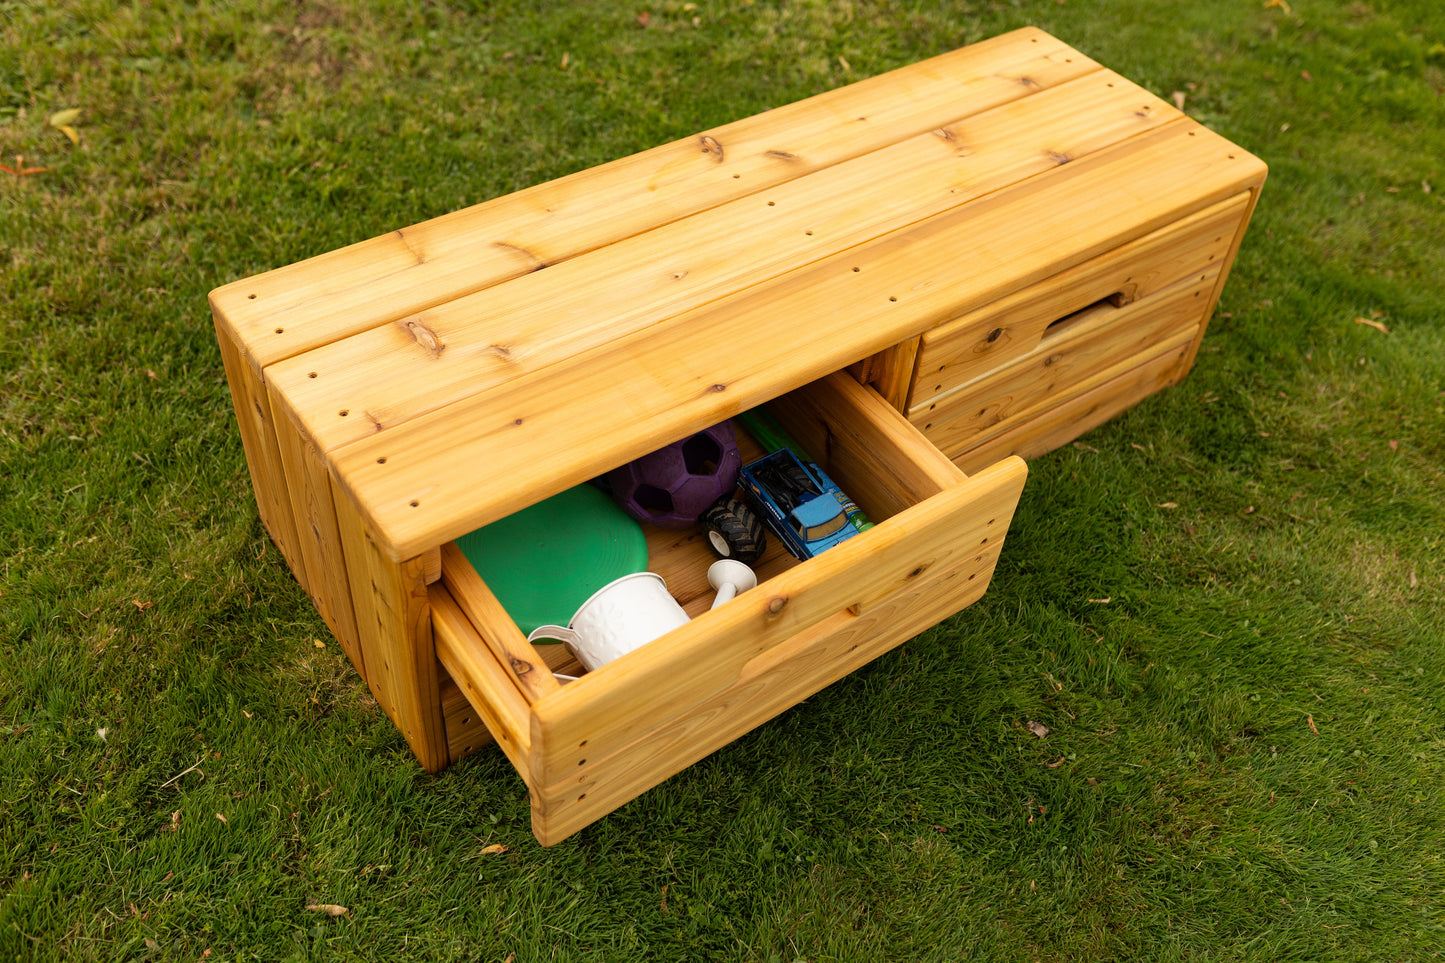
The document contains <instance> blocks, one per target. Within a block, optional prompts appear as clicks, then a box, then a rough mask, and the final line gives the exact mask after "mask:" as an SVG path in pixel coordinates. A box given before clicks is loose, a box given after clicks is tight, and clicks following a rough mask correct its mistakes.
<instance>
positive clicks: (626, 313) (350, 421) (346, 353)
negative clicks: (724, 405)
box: [266, 71, 1180, 450]
mask: <svg viewBox="0 0 1445 963" xmlns="http://www.w3.org/2000/svg"><path fill="white" fill-rule="evenodd" d="M1179 116H1180V115H1179V113H1178V111H1176V110H1175V109H1174V108H1172V107H1169V106H1167V105H1165V104H1164V103H1163V102H1161V101H1159V100H1158V99H1157V98H1155V97H1154V96H1153V95H1151V94H1149V93H1148V92H1146V91H1144V90H1143V89H1141V88H1139V87H1137V86H1135V85H1133V84H1131V83H1129V82H1128V81H1127V80H1125V79H1124V78H1122V77H1120V76H1118V75H1117V74H1113V73H1110V72H1108V71H1096V72H1095V73H1092V74H1090V75H1088V76H1086V77H1083V78H1080V79H1078V80H1074V81H1071V82H1069V83H1066V84H1063V85H1061V86H1059V87H1056V88H1054V89H1051V90H1046V91H1042V92H1040V93H1037V94H1035V95H1033V96H1031V97H1029V98H1027V99H1024V100H1020V101H1018V102H1016V103H1012V104H1009V105H1007V106H1006V107H1001V108H998V109H995V110H992V111H986V112H984V113H981V114H977V115H975V116H970V117H967V118H964V119H962V120H958V121H956V122H953V123H950V124H948V125H947V126H944V127H941V128H940V129H938V130H935V131H932V132H929V133H925V134H921V135H919V136H917V137H913V138H910V139H908V140H906V141H904V142H902V143H899V144H895V145H892V146H889V147H886V148H883V149H880V150H877V151H874V152H872V153H869V154H866V155H864V156H862V157H859V158H856V159H853V160H850V161H847V162H846V163H842V164H838V165H836V166H834V167H831V168H828V169H826V170H822V171H819V172H817V173H814V174H811V175H809V176H807V177H802V178H798V179H796V180H793V181H790V182H789V183H787V184H783V185H780V186H778V187H776V188H774V189H772V190H769V191H765V192H762V193H761V194H758V195H753V196H749V197H746V198H743V199H740V200H737V201H734V202H731V203H728V204H724V205H722V206H719V207H715V208H712V209H710V210H708V211H705V212H702V213H699V214H696V215H693V216H691V217H687V218H684V219H681V220H678V221H674V222H672V223H670V224H667V225H665V226H663V227H660V228H658V229H656V230H653V231H649V232H646V233H643V234H640V235H637V236H634V237H631V238H627V239H625V240H621V241H618V242H616V243H614V244H611V245H609V246H607V247H605V248H603V249H601V250H597V251H594V252H591V253H588V254H585V255H582V256H580V257H577V258H574V259H572V260H570V261H567V262H565V263H562V264H558V265H556V266H555V267H551V268H549V269H548V270H546V271H539V272H536V273H533V274H529V275H527V276H525V277H521V278H517V279H516V280H513V281H509V282H507V283H505V284H500V285H497V286H496V287H493V288H489V289H487V290H484V291H480V292H478V293H476V294H473V295H471V296H469V297H464V298H459V299H457V300H455V301H452V302H449V303H447V304H443V305H439V306H437V307H435V308H432V309H430V310H428V311H424V312H421V313H419V314H416V315H413V316H409V317H406V318H404V319H402V320H400V321H397V322H396V323H395V324H386V325H383V326H381V327H378V328H374V329H372V330H369V331H365V332H361V333H359V334H356V335H354V336H352V337H349V338H346V339H344V340H340V341H337V342H335V343H332V344H329V345H325V346H322V347H319V348H317V349H315V350H313V351H308V352H306V353H304V354H302V355H299V356H297V357H294V358H291V359H288V360H286V361H283V362H280V363H278V364H275V365H272V366H271V367H269V368H267V369H266V378H267V381H268V382H269V383H271V384H273V385H279V386H281V388H282V390H283V391H284V392H285V394H286V397H287V399H288V400H289V401H290V402H291V404H292V405H293V406H294V407H295V410H296V412H297V414H298V417H299V419H300V420H301V422H302V423H303V424H304V425H305V426H306V429H307V431H308V432H309V433H310V434H311V436H312V437H313V438H315V439H316V441H317V443H318V444H319V445H320V446H321V447H322V448H323V449H325V450H331V449H333V448H335V447H337V446H339V445H343V444H346V443H349V442H352V441H356V440H358V439H361V438H366V437H368V436H372V435H375V434H376V433H378V432H385V431H387V430H388V429H390V428H393V427H395V426H396V425H398V424H401V423H404V422H405V421H407V420H409V419H411V418H414V417H416V416H418V415H420V414H425V413H426V412H429V411H434V410H436V409H438V408H441V407H443V406H445V405H447V404H450V403H452V402H455V401H458V400H461V399H463V398H466V397H467V396H469V395H473V394H477V393H482V392H485V391H487V390H488V389H490V388H493V387H495V386H498V385H502V384H505V383H506V382H508V381H512V380H515V379H517V378H521V377H525V376H527V375H529V374H535V373H536V372H539V371H541V370H543V369H545V368H547V367H548V366H550V365H553V364H556V363H558V362H559V361H562V360H564V359H566V358H568V357H571V356H574V355H577V354H579V353H582V352H586V351H588V350H591V349H593V348H596V347H598V346H600V345H604V344H606V343H607V342H609V341H613V340H616V339H618V338H620V337H625V336H627V335H629V334H632V333H635V332H640V331H644V330H646V329H648V328H650V327H652V326H654V325H656V324H658V323H659V322H661V321H664V320H666V319H667V318H669V317H672V316H674V315H677V314H679V313H681V312H684V311H690V310H694V309H696V308H698V307H699V306H701V305H704V304H706V303H708V302H709V301H713V300H716V299H717V298H720V297H724V296H727V295H730V294H733V293H734V292H736V291H739V290H742V289H745V288H748V287H751V286H754V285H757V284H760V283H763V282H766V281H768V280H770V279H772V278H775V277H778V276H780V275H783V274H786V273H788V272H790V271H795V270H797V269H799V268H801V267H803V266H805V265H807V264H809V263H812V262H815V261H818V260H820V259H821V258H824V257H827V256H830V255H834V254H837V253H838V252H839V251H843V250H846V249H849V248H852V247H855V246H857V245H859V244H862V243H865V242H867V241H870V240H873V239H874V238H877V237H879V236H880V235H883V234H886V233H888V232H890V231H896V230H899V229H901V228H905V227H907V226H908V225H910V224H913V223H916V222H918V221H921V220H923V219H925V218H928V217H931V216H933V215H936V214H939V213H941V212H943V211H947V210H950V209H953V208H956V207H958V206H960V205H962V204H966V203H967V202H968V201H970V200H972V199H974V198H977V197H980V196H982V195H985V194H989V193H992V192H995V191H998V190H1001V189H1003V188H1005V187H1007V186H1009V185H1011V184H1014V183H1017V182H1019V181H1023V180H1026V179H1027V178H1028V177H1030V176H1032V175H1034V174H1039V173H1042V172H1044V171H1047V170H1050V169H1051V168H1054V167H1057V166H1058V165H1059V164H1060V163H1061V162H1062V161H1063V159H1065V158H1069V159H1071V160H1075V161H1076V160H1078V159H1079V158H1082V157H1085V156H1088V155H1089V154H1091V153H1094V152H1097V151H1099V150H1103V149H1106V148H1108V147H1110V146H1112V145H1114V144H1117V143H1119V142H1120V141H1123V140H1125V139H1127V138H1128V137H1130V136H1132V135H1134V134H1137V133H1139V132H1141V131H1145V130H1149V129H1151V128H1155V127H1158V126H1160V125H1161V124H1164V123H1166V122H1168V121H1171V120H1174V119H1177V118H1178V117H1179Z"/></svg>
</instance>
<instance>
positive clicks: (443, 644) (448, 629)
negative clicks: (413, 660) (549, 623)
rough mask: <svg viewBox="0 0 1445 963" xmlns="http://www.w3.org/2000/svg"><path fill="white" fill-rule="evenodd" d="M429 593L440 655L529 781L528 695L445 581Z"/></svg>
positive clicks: (498, 740)
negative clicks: (495, 653)
mask: <svg viewBox="0 0 1445 963" xmlns="http://www.w3.org/2000/svg"><path fill="white" fill-rule="evenodd" d="M428 595H429V597H430V599H431V611H432V631H433V632H434V633H435V638H436V653H437V659H438V660H440V662H441V664H442V665H443V666H444V667H445V668H446V671H447V673H448V674H449V675H450V676H451V677H452V679H453V680H454V681H455V682H456V684H457V686H458V688H459V689H460V690H461V692H462V694H463V695H465V696H466V698H467V701H468V702H470V703H471V706H472V708H473V709H475V710H476V714H477V716H478V718H480V719H481V720H482V722H483V723H484V724H485V725H486V727H487V731H488V732H490V733H491V735H492V737H493V738H494V739H496V741H497V745H498V746H500V747H501V749H502V751H503V752H504V753H506V755H507V758H508V759H510V760H511V762H512V765H513V766H515V767H516V768H517V772H519V773H520V774H521V775H522V779H523V780H524V781H527V780H528V779H529V776H530V773H531V743H532V735H531V725H532V724H531V710H530V708H529V707H528V705H527V702H526V700H525V699H523V698H522V695H521V693H520V692H518V691H517V686H516V683H515V682H514V681H513V679H512V677H511V674H510V673H509V672H508V671H507V670H506V669H504V668H503V667H502V664H501V663H499V662H498V661H497V659H496V656H495V655H494V654H493V653H492V650H491V649H490V648H488V647H487V644H486V643H485V642H483V641H482V637H481V636H480V635H479V634H478V633H477V630H476V627H475V626H473V625H472V623H471V620H470V619H468V618H467V616H466V613H465V612H463V611H462V609H461V607H460V606H459V605H457V602H456V600H455V599H454V598H453V597H452V594H451V593H450V592H449V591H447V588H446V586H445V585H433V586H432V587H431V588H430V589H429V591H428Z"/></svg>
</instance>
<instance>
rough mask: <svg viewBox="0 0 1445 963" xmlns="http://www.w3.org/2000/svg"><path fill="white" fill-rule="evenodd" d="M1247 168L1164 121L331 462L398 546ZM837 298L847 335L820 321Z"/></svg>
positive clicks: (1250, 164)
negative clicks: (1120, 142)
mask: <svg viewBox="0 0 1445 963" xmlns="http://www.w3.org/2000/svg"><path fill="white" fill-rule="evenodd" d="M1262 172H1263V165H1262V164H1260V163H1259V162H1258V161H1257V160H1256V159H1254V158H1252V157H1250V155H1248V154H1245V153H1244V152H1242V151H1240V150H1239V149H1238V148H1237V147H1234V146H1233V145H1231V144H1229V143H1228V142H1227V141H1224V140H1223V139H1221V138H1219V137H1217V135H1214V134H1211V133H1210V132H1209V131H1207V130H1206V129H1204V128H1202V127H1200V126H1199V125H1197V124H1195V123H1194V122H1192V121H1189V120H1181V121H1179V122H1176V123H1174V124H1169V125H1166V126H1165V127H1163V128H1160V129H1158V130H1155V131H1150V132H1147V133H1145V134H1142V135H1140V136H1139V137H1136V138H1133V139H1131V140H1130V141H1128V142H1126V143H1125V144H1123V145H1120V146H1119V147H1118V148H1116V149H1113V150H1110V151H1103V152H1100V153H1098V154H1093V155H1090V156H1088V157H1085V158H1082V159H1080V160H1078V161H1073V162H1071V163H1068V164H1065V165H1062V166H1059V167H1057V168H1055V169H1053V170H1052V171H1050V172H1049V173H1047V174H1043V175H1039V176H1037V177H1034V178H1032V179H1030V180H1029V181H1027V182H1025V183H1024V184H1022V185H1019V186H1018V187H1016V188H1014V189H1011V190H1008V191H1001V192H998V193H995V194H992V195H989V196H988V197H986V198H982V199H980V200H978V201H975V202H974V203H972V204H969V205H967V206H966V207H965V208H962V209H960V210H957V211H952V212H949V213H948V214H944V215H941V216H939V217H936V218H932V219H930V220H929V221H926V222H924V223H923V224H920V225H916V226H914V227H912V228H909V229H907V230H904V231H900V232H897V233H895V234H890V235H888V236H887V237H886V238H884V239H882V240H880V241H878V242H875V243H873V244H869V245H865V246H863V247H861V248H859V249H858V250H856V251H850V252H845V253H844V254H843V255H840V256H838V257H835V258H829V259H827V260H825V261H823V262H820V263H819V264H817V265H813V266H810V267H808V268H805V269H802V270H800V271H795V272H792V273H790V274H789V275H787V276H785V277H784V278H782V279H779V280H778V281H777V282H774V283H772V284H769V285H764V286H761V287H760V288H758V289H754V290H750V291H748V292H745V293H743V294H741V295H738V296H736V297H733V298H728V299H725V300H723V301H719V302H716V303H714V304H711V305H707V306H705V307H703V308H700V309H698V310H697V311H693V312H687V313H684V314H682V315H678V316H676V317H674V318H671V319H669V320H668V321H666V322H664V323H660V324H658V325H654V326H653V327H652V328H649V329H648V330H647V331H645V332H641V333H638V334H635V335H632V336H629V337H627V338H623V339H620V340H618V341H615V342H612V343H609V344H607V345H605V346H603V347H602V348H600V349H597V350H594V351H590V352H585V353H583V354H580V355H577V356H575V357H573V358H570V359H568V360H567V361H565V362H561V363H559V364H556V365H553V366H551V367H549V368H547V369H545V370H544V371H543V372H541V373H539V374H538V375H534V376H529V377H524V378H521V379H518V380H517V381H515V382H513V383H509V384H507V385H505V386H502V387H500V388H497V389H493V390H492V391H489V392H487V393H486V395H485V396H483V397H477V398H473V399H468V400H467V401H463V402H459V403H457V404H456V405H452V406H449V407H448V408H446V409H442V410H441V411H438V412H435V413H433V414H432V415H430V416H425V417H421V418H417V419H413V420H412V421H409V422H406V423H404V424H402V425H399V426H398V427H396V428H394V429H392V430H390V431H387V432H383V433H381V434H379V435H377V436H376V437H374V438H368V439H365V440H363V441H360V442H356V443H354V444H352V445H348V446H346V447H345V448H342V449H340V450H338V451H336V452H334V453H333V455H332V457H333V464H334V465H335V467H336V469H337V471H338V474H339V477H340V479H341V481H342V483H343V484H344V485H345V486H347V487H348V488H349V489H350V490H351V491H352V492H353V493H354V494H355V497H356V499H357V501H358V502H359V503H360V504H361V505H362V506H364V510H365V513H366V515H367V516H368V517H369V518H370V519H372V520H373V521H374V523H375V525H376V527H377V530H378V531H380V532H383V533H385V535H386V537H387V540H388V544H387V551H388V552H389V553H390V554H392V555H394V556H396V557H407V556H409V555H412V554H415V553H416V552H418V551H421V550H424V549H425V548H427V547H429V546H431V545H435V544H439V543H440V542H442V541H447V540H450V539H452V538H455V537H457V536H459V535H461V534H463V533H465V532H467V531H470V530H472V529H474V528H477V527H480V526H481V525H484V524H487V523H488V522H490V521H494V520H496V519H497V518H500V517H503V516H504V515H507V514H510V513H511V512H513V511H516V510H518V509H520V508H523V507H526V506H527V505H529V504H531V503H533V502H535V501H537V500H539V499H541V498H545V497H547V496H549V495H552V494H556V492H558V491H561V490H562V489H564V488H567V487H570V486H571V485H575V484H578V483H580V482H582V481H585V480H586V479H588V478H590V477H592V476H594V475H596V474H598V473H600V472H601V471H604V470H606V469H608V468H610V467H612V466H614V465H617V464H620V463H622V462H624V461H627V460H629V459H631V458H635V457H637V456H639V455H642V454H644V453H646V452H648V451H651V450H653V449H655V448H657V447H660V446H661V445H663V444H666V443H667V442H669V441H672V440H674V439H676V438H678V437H681V436H682V435H684V434H686V433H687V431H688V430H689V428H690V426H695V425H699V424H709V423H714V422H717V421H720V420H722V419H723V418H726V417H729V416H731V415H733V414H735V413H737V412H738V411H740V410H743V409H745V408H747V407H751V406H752V405H755V404H758V403H760V402H763V401H765V400H767V399H768V398H770V397H773V396H775V395H776V394H778V393H779V392H781V391H783V390H790V389H792V388H796V387H799V386H801V385H803V384H806V383H807V382H809V381H813V380H815V379H817V378H819V377H822V376H823V375H824V374H827V373H828V372H831V371H835V370H838V369H840V368H842V367H844V366H846V365H848V364H850V363H852V362H854V361H856V360H858V359H859V358H860V357H864V356H867V355H869V354H873V353H875V352H877V351H879V350H882V349H883V348H885V347H887V346H889V345H893V344H897V343H898V342H900V341H902V340H905V339H907V338H910V337H913V336H916V335H918V334H919V333H921V332H922V331H924V330H926V329H927V328H928V327H929V326H931V325H932V324H936V323H938V322H939V321H942V320H945V319H947V318H951V317H957V316H958V315H960V314H963V313H965V312H967V311H969V310H973V309H974V308H976V307H978V306H980V305H982V304H987V303H988V302H989V301H992V300H995V299H997V298H999V297H1002V296H1004V295H1006V294H1009V293H1011V292H1013V291H1016V290H1018V289H1020V288H1022V287H1025V286H1027V285H1029V284H1032V283H1034V282H1036V281H1039V280H1042V279H1043V278H1045V277H1049V276H1051V275H1054V274H1057V273H1058V272H1059V271H1060V270H1066V269H1068V268H1069V267H1072V266H1073V265H1075V264H1078V263H1081V262H1083V261H1086V260H1088V259H1089V258H1092V257H1095V256H1097V255H1099V254H1101V253H1103V252H1104V251H1106V250H1109V249H1111V248H1113V247H1116V246H1118V245H1119V244H1122V243H1126V242H1127V241H1129V240H1132V239H1134V238H1136V237H1139V236H1141V235H1143V234H1146V233H1149V232H1150V231H1154V230H1157V229H1158V228H1160V227H1162V226H1163V225H1165V224H1167V223H1169V222H1171V221H1174V220H1177V219H1178V218H1180V217H1184V216H1187V215H1188V214H1189V213H1192V212H1193V211H1195V210H1198V209H1200V208H1202V207H1207V206H1209V205H1211V204H1214V203H1217V202H1219V201H1221V200H1223V199H1225V198H1227V197H1229V196H1231V195H1233V194H1235V193H1238V191H1239V190H1240V188H1241V186H1242V185H1243V184H1247V183H1250V182H1252V181H1257V180H1258V179H1259V177H1261V176H1262ZM960 252H966V253H965V254H961V253H960ZM855 268H857V269H858V270H856V271H855V270H854V269H855ZM840 306H846V309H847V312H848V316H849V337H847V338H838V337H837V336H836V334H835V331H834V328H833V323H834V322H835V320H836V317H837V314H838V311H839V310H840ZM623 373H625V374H623ZM564 386H565V387H564ZM618 425H626V426H627V430H626V431H618V430H616V426H618ZM537 452H548V453H549V455H548V456H546V457H545V458H543V459H539V457H538V456H537V455H536V453H537Z"/></svg>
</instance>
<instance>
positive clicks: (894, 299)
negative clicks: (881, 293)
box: [888, 297, 898, 301]
mask: <svg viewBox="0 0 1445 963" xmlns="http://www.w3.org/2000/svg"><path fill="white" fill-rule="evenodd" d="M888 300H890V301H897V300H898V299H897V298H893V297H890V298H889V299H888Z"/></svg>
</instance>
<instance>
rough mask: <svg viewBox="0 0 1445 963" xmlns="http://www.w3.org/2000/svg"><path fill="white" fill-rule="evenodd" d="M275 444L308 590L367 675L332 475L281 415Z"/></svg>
mask: <svg viewBox="0 0 1445 963" xmlns="http://www.w3.org/2000/svg"><path fill="white" fill-rule="evenodd" d="M271 402H272V404H271V410H272V411H273V412H282V411H284V410H285V402H284V401H282V400H281V399H279V398H275V397H273V398H272V399H271ZM276 427H277V432H276V443H277V449H278V451H279V452H280V456H281V464H282V467H283V468H284V469H285V472H286V479H285V482H286V491H287V492H288V493H289V496H290V503H291V516H292V518H293V520H294V521H295V523H296V541H297V545H298V548H299V551H300V555H301V558H302V559H303V560H304V564H305V566H306V572H307V585H306V588H307V592H308V593H309V594H310V596H311V600H312V602H313V603H314V604H315V605H316V610H317V611H318V612H320V613H321V617H322V619H324V620H325V622H326V625H327V627H328V628H330V629H331V634H332V635H334V636H335V637H336V640H337V641H338V642H340V643H341V647H342V648H343V649H345V650H346V654H347V656H349V657H350V658H351V663H352V665H354V666H356V671H357V672H358V673H360V675H361V677H362V678H366V665H365V661H364V657H363V655H362V651H361V642H360V639H359V638H358V636H357V632H356V616H355V614H354V612H353V610H352V605H351V584H350V581H349V579H348V578H347V575H346V554H345V551H344V550H343V549H342V547H341V532H340V530H339V529H338V528H337V526H336V506H335V505H334V503H333V502H332V499H331V476H330V474H329V473H328V472H327V470H326V463H325V461H324V460H323V459H322V457H321V454H320V453H319V452H318V451H317V450H316V447H315V446H314V445H312V444H311V443H310V442H309V441H307V440H306V439H305V438H303V437H302V436H301V433H300V432H299V431H298V430H297V429H296V427H295V426H294V425H292V424H290V423H289V422H288V421H287V420H286V419H285V418H284V417H281V418H280V419H279V420H278V422H277V425H276Z"/></svg>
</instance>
